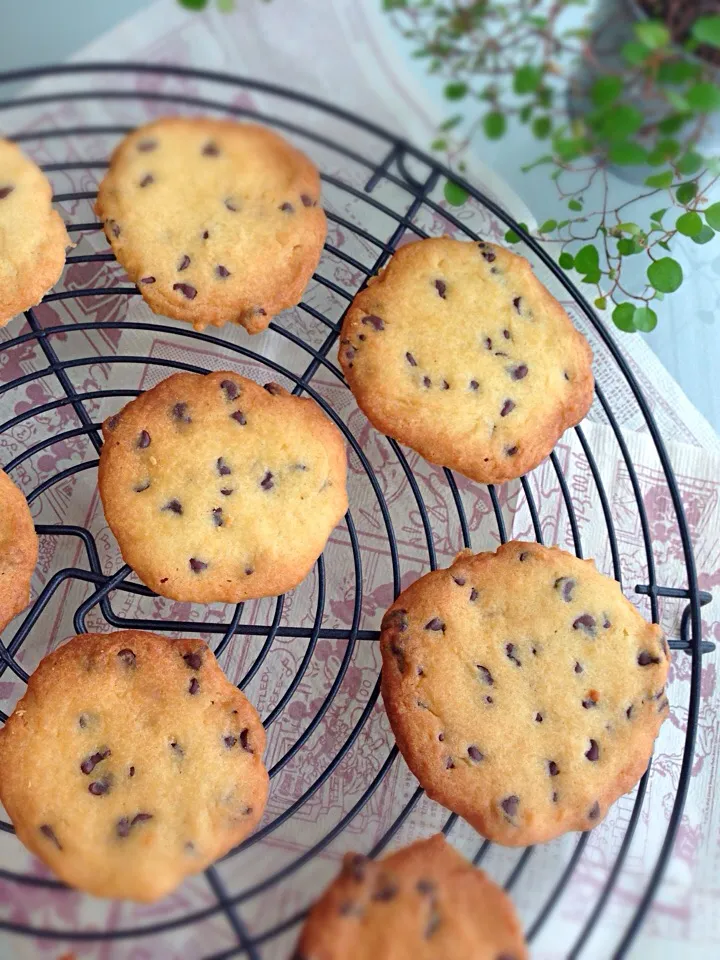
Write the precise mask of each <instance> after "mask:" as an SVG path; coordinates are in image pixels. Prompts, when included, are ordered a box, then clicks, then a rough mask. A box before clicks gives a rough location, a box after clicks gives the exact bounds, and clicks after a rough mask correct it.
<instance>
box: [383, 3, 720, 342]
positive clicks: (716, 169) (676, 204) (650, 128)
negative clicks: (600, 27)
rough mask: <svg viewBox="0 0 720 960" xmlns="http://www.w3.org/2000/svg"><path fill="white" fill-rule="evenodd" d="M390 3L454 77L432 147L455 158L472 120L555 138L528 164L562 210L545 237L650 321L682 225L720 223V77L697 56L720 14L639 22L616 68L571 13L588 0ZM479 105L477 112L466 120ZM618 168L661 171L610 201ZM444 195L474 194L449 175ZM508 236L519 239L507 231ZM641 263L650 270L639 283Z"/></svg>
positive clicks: (493, 132)
mask: <svg viewBox="0 0 720 960" xmlns="http://www.w3.org/2000/svg"><path fill="white" fill-rule="evenodd" d="M691 2H692V0H688V6H689V5H690V3H691ZM383 6H384V9H385V10H387V11H389V12H390V13H391V15H392V17H393V19H394V21H395V24H396V26H397V27H398V28H399V29H400V30H401V31H402V32H403V34H404V36H405V37H406V38H407V39H408V40H410V41H411V42H412V44H413V45H414V47H415V51H414V56H415V57H419V58H422V59H423V60H425V61H427V64H428V69H429V71H430V72H431V73H434V74H439V75H440V76H441V77H443V78H444V79H445V81H446V82H445V87H444V93H445V98H446V99H447V100H448V101H449V102H450V103H451V104H452V105H453V112H452V114H451V115H450V116H449V117H448V118H447V120H445V122H444V123H443V124H442V126H441V130H440V131H439V135H438V137H437V139H436V140H435V141H434V143H433V145H432V146H433V148H434V149H435V150H439V151H445V152H447V154H448V157H449V162H450V163H451V165H453V161H454V160H455V159H456V158H457V156H458V155H459V154H461V153H462V151H463V149H464V148H465V147H466V146H467V144H468V142H469V140H470V138H471V137H472V136H473V135H474V134H475V133H476V131H482V133H483V134H484V136H485V137H486V138H488V139H490V140H495V139H498V138H500V137H502V136H503V135H504V134H505V132H506V131H507V130H508V128H509V126H510V125H511V124H512V123H520V124H524V125H527V126H528V127H529V128H530V130H531V131H532V134H533V136H534V137H535V138H536V139H537V140H538V141H541V142H542V143H543V145H545V146H546V148H545V150H544V152H543V153H542V154H541V155H540V156H538V157H537V158H536V159H535V160H533V161H532V162H531V163H529V164H527V165H526V166H524V167H523V170H526V171H527V170H531V169H533V168H535V167H538V166H541V165H547V166H548V167H549V168H550V169H549V175H550V178H551V180H552V181H554V183H555V184H556V187H557V191H558V197H559V200H560V202H561V204H562V206H563V208H564V209H566V210H567V212H566V213H564V215H563V214H561V215H560V216H559V217H558V218H557V219H551V220H547V221H545V222H544V223H543V224H541V225H540V228H539V234H540V236H541V238H542V239H544V240H552V241H555V242H556V243H557V244H558V253H559V263H560V265H561V266H562V267H563V268H565V269H569V268H571V267H574V268H575V269H576V270H577V271H578V272H579V273H580V274H581V276H582V278H583V281H584V282H585V283H587V284H590V285H591V286H592V287H593V288H594V291H595V296H594V301H595V304H596V306H597V307H598V308H600V309H604V308H605V307H607V306H613V313H612V317H613V320H614V322H615V324H616V325H617V326H618V327H619V328H620V329H621V330H625V331H627V332H632V331H635V330H642V331H650V330H652V329H654V327H655V325H656V323H657V315H656V313H655V311H654V310H653V308H652V304H653V303H654V302H655V301H658V300H661V299H662V298H663V297H664V296H665V295H667V294H670V293H673V292H675V291H676V290H677V289H678V288H679V287H680V286H681V284H682V282H683V273H682V269H681V267H680V264H679V263H678V262H677V260H675V259H674V258H673V257H672V255H671V253H672V246H673V242H674V241H675V240H676V238H677V237H678V235H680V236H685V237H689V238H690V239H691V240H692V241H694V242H695V243H698V244H703V243H707V242H709V241H710V240H712V239H713V237H714V236H715V233H716V232H720V203H712V204H710V202H709V200H708V191H709V190H710V188H711V187H712V186H713V185H714V184H715V182H716V181H717V179H718V175H720V160H719V159H718V158H717V157H708V156H704V155H703V153H702V149H701V142H702V137H703V134H704V133H705V131H706V129H707V125H708V122H709V118H710V115H711V114H712V113H713V112H715V111H718V110H720V87H719V86H718V84H717V74H716V72H715V70H716V68H713V66H712V65H711V64H710V63H707V62H706V61H704V60H701V59H700V58H697V57H694V56H692V54H693V53H694V51H696V50H697V49H698V47H699V46H700V45H701V44H702V45H703V47H702V49H703V50H707V49H710V50H712V51H715V50H718V49H720V16H710V17H700V18H697V19H695V22H694V24H693V26H692V28H691V32H690V34H689V36H687V37H686V38H684V39H683V40H682V41H681V42H677V41H676V40H673V38H672V37H671V33H670V30H669V29H668V27H667V26H666V25H665V24H664V23H663V22H662V21H661V20H658V19H655V20H640V21H638V22H636V23H634V25H633V36H632V39H631V40H629V41H628V42H627V43H626V44H625V45H624V46H623V48H622V50H621V51H619V57H618V61H619V62H618V65H617V66H616V68H615V69H606V68H605V67H604V66H603V63H602V62H601V61H600V59H599V58H598V57H597V56H596V52H595V50H594V48H593V39H594V37H595V33H593V32H592V31H591V29H590V26H589V17H586V19H585V22H584V23H583V25H582V26H580V27H578V26H577V25H575V26H572V25H569V24H568V20H569V19H570V18H569V17H568V13H569V8H571V7H578V6H579V7H583V6H587V7H588V8H589V7H590V4H589V3H588V0H547V2H545V0H512V2H510V0H508V2H493V0H466V2H462V0H444V2H443V0H383ZM656 6H657V4H656ZM576 16H577V13H576ZM578 61H582V62H584V63H585V64H586V66H587V67H588V68H589V69H590V70H591V71H592V75H593V77H594V79H593V80H592V83H591V84H589V85H588V86H587V87H586V88H585V89H584V90H583V91H581V95H582V98H583V101H582V102H583V104H584V109H583V110H582V111H579V112H578V115H577V116H575V117H574V118H569V117H568V114H567V109H566V97H567V91H568V83H569V80H568V78H569V77H570V76H572V75H573V72H574V71H575V70H576V64H577V62H578ZM468 105H472V106H473V107H474V109H473V110H472V111H470V110H469V109H468ZM478 105H480V110H479V111H478V109H477V107H478ZM471 112H472V113H473V114H475V119H472V120H470V121H468V114H469V113H471ZM459 131H462V134H461V135H459ZM612 166H615V167H617V166H628V167H647V168H653V169H650V170H646V171H645V173H646V176H645V178H644V186H643V187H642V188H640V189H639V190H638V191H637V192H636V194H635V196H634V197H633V198H632V199H630V200H628V201H624V202H622V203H617V204H616V205H613V201H612V200H611V198H610V191H609V189H608V187H609V183H608V169H609V168H610V167H612ZM453 168H454V169H457V170H458V171H459V172H461V171H462V170H463V167H462V166H461V165H460V164H458V165H457V166H453ZM597 182H599V183H600V184H601V185H602V189H601V190H600V191H599V192H600V194H601V196H602V200H601V202H600V205H599V206H598V208H597V209H590V205H589V204H588V203H587V202H586V194H587V193H588V191H589V189H590V187H591V186H593V184H596V183H597ZM445 196H446V199H447V200H448V202H449V203H451V204H458V205H459V204H462V203H463V202H464V201H465V200H466V199H467V195H466V193H465V191H464V190H463V189H462V187H460V185H459V184H457V183H453V182H448V183H447V184H446V186H445ZM650 197H656V198H657V199H656V200H655V203H653V204H651V205H652V206H655V205H657V206H658V209H657V210H655V211H654V212H653V213H652V214H650V215H649V216H648V217H646V218H640V217H638V222H636V221H635V220H633V219H632V218H631V216H630V215H629V213H630V210H631V208H633V207H634V205H635V204H636V203H637V201H640V200H642V201H647V203H650V201H649V200H648V198H650ZM523 226H524V225H523ZM506 240H507V241H508V242H510V243H513V242H517V241H519V240H520V237H519V236H518V235H517V234H516V233H515V231H512V230H511V231H508V233H507V234H506ZM636 257H644V258H645V259H646V261H647V262H646V264H645V269H644V271H638V270H637V269H632V264H633V258H636ZM634 262H635V263H636V264H637V263H638V261H637V260H636V261H634ZM638 272H639V273H641V274H642V278H641V279H640V280H639V281H637V280H635V281H634V280H633V276H637V274H638ZM631 284H632V285H631Z"/></svg>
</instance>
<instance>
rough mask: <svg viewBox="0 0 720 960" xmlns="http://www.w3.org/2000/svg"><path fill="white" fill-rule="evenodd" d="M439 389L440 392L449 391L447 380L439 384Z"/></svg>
mask: <svg viewBox="0 0 720 960" xmlns="http://www.w3.org/2000/svg"><path fill="white" fill-rule="evenodd" d="M440 389H441V390H449V389H450V384H449V383H448V382H447V380H443V381H442V383H441V384H440Z"/></svg>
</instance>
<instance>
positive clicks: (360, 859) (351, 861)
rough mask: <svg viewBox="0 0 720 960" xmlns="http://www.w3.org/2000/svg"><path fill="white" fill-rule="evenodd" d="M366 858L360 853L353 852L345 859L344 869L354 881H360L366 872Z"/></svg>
mask: <svg viewBox="0 0 720 960" xmlns="http://www.w3.org/2000/svg"><path fill="white" fill-rule="evenodd" d="M367 865H368V859H367V857H364V856H363V855H362V854H361V853H355V854H353V856H352V857H349V858H348V859H347V860H346V861H345V866H344V869H345V870H346V871H347V872H348V873H349V874H350V876H351V877H352V878H353V880H355V882H356V883H362V882H363V880H364V879H365V876H366V874H367Z"/></svg>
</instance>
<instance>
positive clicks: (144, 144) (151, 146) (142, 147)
mask: <svg viewBox="0 0 720 960" xmlns="http://www.w3.org/2000/svg"><path fill="white" fill-rule="evenodd" d="M157 145H158V144H157V140H141V141H140V142H139V143H138V145H137V148H138V150H139V151H140V153H150V151H151V150H155V148H156V147H157Z"/></svg>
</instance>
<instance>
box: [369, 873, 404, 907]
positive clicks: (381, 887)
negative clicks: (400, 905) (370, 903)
mask: <svg viewBox="0 0 720 960" xmlns="http://www.w3.org/2000/svg"><path fill="white" fill-rule="evenodd" d="M397 894H398V885H397V883H396V882H395V881H394V880H393V879H392V878H390V877H380V879H379V880H378V885H377V887H376V889H375V890H374V891H373V895H372V898H373V900H379V901H380V902H381V903H382V902H385V903H386V902H387V901H388V900H394V899H395V897H396V896H397Z"/></svg>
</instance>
